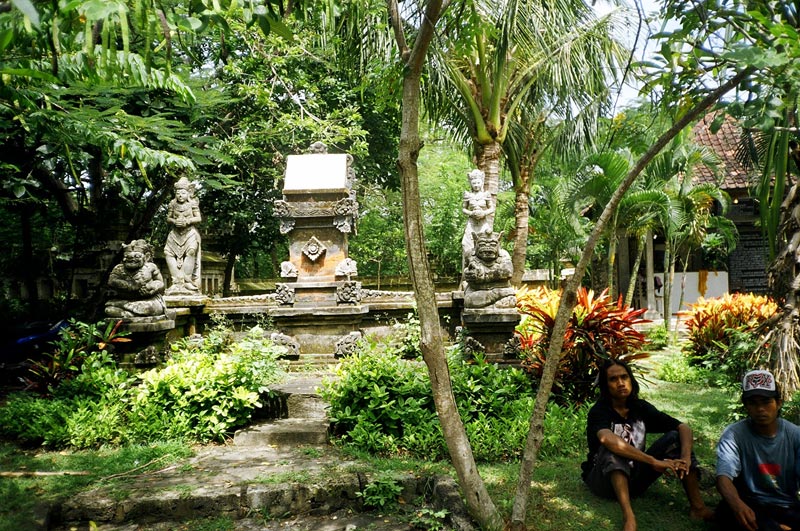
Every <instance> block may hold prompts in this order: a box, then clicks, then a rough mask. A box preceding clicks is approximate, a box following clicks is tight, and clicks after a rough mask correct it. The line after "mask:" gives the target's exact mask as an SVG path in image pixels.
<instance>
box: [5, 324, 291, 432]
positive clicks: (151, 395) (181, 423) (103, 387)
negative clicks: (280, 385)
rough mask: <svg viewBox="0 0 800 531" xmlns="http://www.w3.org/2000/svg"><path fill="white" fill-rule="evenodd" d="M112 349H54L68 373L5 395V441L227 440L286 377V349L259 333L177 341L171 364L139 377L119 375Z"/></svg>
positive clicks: (225, 332) (221, 332) (221, 330)
mask: <svg viewBox="0 0 800 531" xmlns="http://www.w3.org/2000/svg"><path fill="white" fill-rule="evenodd" d="M64 333H65V334H67V333H70V332H68V331H66V332H64ZM64 341H66V340H63V339H62V341H61V343H63V342H64ZM104 346H105V344H102V343H97V344H95V347H96V348H94V349H89V350H87V351H84V350H80V351H79V355H74V353H75V352H76V349H74V348H73V349H66V350H65V349H59V350H56V351H55V352H56V353H57V354H54V355H52V356H50V357H48V359H49V360H56V359H61V358H63V357H64V356H68V357H69V363H68V364H65V363H62V362H59V363H58V365H52V366H58V367H61V368H60V369H59V370H58V371H50V372H49V373H48V374H49V376H48V379H47V380H46V381H47V382H48V383H47V386H46V387H45V388H40V389H39V390H40V391H41V393H33V392H18V393H13V394H11V395H9V396H8V397H7V398H6V400H5V402H4V403H3V404H2V406H0V435H2V436H3V437H6V438H10V439H13V440H16V441H18V442H19V443H21V444H25V445H29V446H37V445H44V446H48V447H53V448H96V447H100V446H102V445H119V444H137V443H146V442H148V441H152V440H187V441H200V442H208V441H222V440H224V438H225V437H226V436H228V435H230V434H231V433H232V431H233V430H234V429H235V428H236V427H239V426H242V425H244V424H246V423H247V422H248V420H249V419H250V417H251V415H252V413H253V411H254V410H255V409H257V408H260V407H261V406H262V401H263V400H264V399H265V398H268V397H269V386H270V385H272V384H274V383H276V382H277V381H279V379H280V378H281V377H282V370H281V366H280V364H279V362H278V358H279V357H280V355H281V354H282V353H283V349H282V347H277V346H275V345H273V344H272V343H271V341H269V340H268V339H265V337H264V331H263V330H262V329H261V328H259V327H255V328H253V329H251V330H250V331H249V332H248V334H247V335H246V337H244V338H243V339H241V340H239V341H234V340H233V334H232V331H231V330H230V329H229V328H227V327H224V326H219V327H216V328H215V329H213V330H212V331H211V332H210V333H209V334H208V335H207V336H206V337H204V338H203V339H202V340H199V341H195V340H193V339H188V340H181V341H178V342H176V343H174V344H173V345H172V352H171V356H170V358H169V359H168V360H167V362H166V363H165V365H164V367H160V368H155V369H151V370H149V371H146V372H144V373H141V374H131V373H128V372H127V371H125V370H123V369H120V368H119V367H118V366H117V364H116V362H115V361H114V359H113V357H112V356H111V355H110V354H109V352H108V351H107V350H105V348H104ZM64 352H66V354H64ZM48 366H50V365H48ZM56 374H57V375H59V377H58V378H53V377H52V376H53V375H56Z"/></svg>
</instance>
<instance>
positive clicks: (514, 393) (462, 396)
mask: <svg viewBox="0 0 800 531" xmlns="http://www.w3.org/2000/svg"><path fill="white" fill-rule="evenodd" d="M449 365H450V376H451V380H452V383H453V395H454V397H455V399H456V404H457V406H458V410H459V412H460V414H461V417H462V420H463V421H464V425H465V429H466V431H467V435H468V436H469V438H470V441H471V444H472V449H473V453H474V455H475V458H476V459H478V460H498V459H505V458H513V457H517V456H519V455H521V453H522V450H523V448H524V445H525V441H526V438H527V433H528V427H529V422H530V416H531V413H532V412H533V404H534V389H533V388H532V387H531V384H530V380H529V378H528V377H527V375H525V373H524V372H523V371H521V370H519V369H514V368H500V367H498V366H497V365H493V364H490V363H487V362H486V361H485V360H483V359H481V358H478V359H476V360H475V361H474V362H467V361H464V360H463V359H462V357H461V355H460V352H459V351H458V350H455V351H454V352H453V353H452V355H451V356H450V358H449ZM322 394H323V397H324V398H325V399H326V400H327V401H328V402H329V403H330V410H329V414H330V417H331V421H332V422H333V425H334V433H335V434H337V435H339V436H340V437H341V438H342V441H343V442H345V443H346V444H349V445H352V446H354V447H356V448H359V449H361V450H365V451H367V452H370V453H373V454H379V455H393V454H399V453H411V454H412V455H414V456H416V457H419V458H422V459H444V458H446V457H447V448H446V445H445V442H444V437H443V435H442V431H441V427H440V425H439V422H438V418H437V415H436V410H435V406H434V403H433V397H432V394H431V389H430V380H429V377H428V372H427V370H426V368H425V366H424V364H422V363H421V362H418V361H413V360H404V359H402V357H401V356H400V355H399V354H398V353H397V352H396V351H394V350H393V349H392V348H391V347H387V346H386V345H382V344H370V345H366V346H365V347H364V349H363V350H362V351H360V352H358V353H356V354H354V355H353V356H349V357H347V358H345V359H343V360H342V362H341V364H340V365H339V367H338V369H337V375H336V378H334V379H331V380H328V381H326V382H325V384H324V385H323V389H322ZM581 415H582V420H581ZM581 423H583V425H581ZM545 426H547V428H546V429H547V430H552V431H549V433H558V434H559V437H561V438H562V439H561V440H548V441H545V444H544V446H543V448H542V453H543V454H547V455H565V454H569V455H573V453H574V452H577V453H578V454H579V453H580V452H581V451H582V450H581V449H580V448H575V447H574V446H575V445H572V444H565V442H564V441H576V444H577V446H580V445H581V441H583V440H584V437H585V434H584V430H585V412H584V411H579V410H575V409H574V408H569V407H564V408H560V407H558V406H556V405H555V404H550V405H549V406H548V414H547V417H546V419H545Z"/></svg>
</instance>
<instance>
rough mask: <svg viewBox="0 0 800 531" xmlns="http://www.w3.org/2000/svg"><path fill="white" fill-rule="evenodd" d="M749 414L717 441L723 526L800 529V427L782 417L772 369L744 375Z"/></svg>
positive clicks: (719, 511) (744, 399)
mask: <svg viewBox="0 0 800 531" xmlns="http://www.w3.org/2000/svg"><path fill="white" fill-rule="evenodd" d="M742 403H743V404H744V408H745V410H746V411H747V418H746V419H744V420H740V421H739V422H736V423H734V424H731V425H730V426H728V427H727V428H725V431H723V432H722V437H721V438H720V440H719V445H718V446H717V489H718V490H719V493H720V494H721V495H722V502H721V503H720V504H719V507H718V508H717V517H718V518H719V521H720V525H722V526H723V527H722V529H725V530H728V529H730V530H737V531H741V530H743V529H744V530H747V531H756V530H758V531H778V530H782V531H789V530H795V531H800V502H799V501H798V500H797V492H798V490H799V489H800V428H798V427H797V426H795V425H794V424H792V423H791V422H789V421H787V420H784V419H782V418H780V417H779V415H780V409H781V406H782V405H783V402H782V400H781V394H780V390H779V388H778V384H777V383H776V382H775V377H774V376H773V375H772V373H771V372H769V371H760V370H759V371H750V372H748V373H747V374H745V375H744V379H743V380H742Z"/></svg>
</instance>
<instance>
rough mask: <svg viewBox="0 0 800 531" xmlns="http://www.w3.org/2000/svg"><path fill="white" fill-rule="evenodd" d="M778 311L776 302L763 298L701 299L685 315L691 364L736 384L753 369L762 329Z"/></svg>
mask: <svg viewBox="0 0 800 531" xmlns="http://www.w3.org/2000/svg"><path fill="white" fill-rule="evenodd" d="M777 311H778V306H777V304H776V303H775V301H773V300H772V299H771V298H769V297H766V296H763V295H754V294H744V293H734V294H726V295H723V296H722V297H717V298H713V299H704V298H702V297H701V298H700V299H699V300H698V301H697V302H695V303H692V304H690V305H689V309H688V311H686V312H685V315H686V320H685V321H684V325H685V326H686V327H687V329H688V331H689V338H688V339H689V341H688V342H687V344H686V347H685V349H684V350H685V354H686V356H687V357H688V358H689V361H690V363H692V364H694V365H699V366H703V367H706V368H709V369H712V370H714V371H717V372H720V373H723V374H725V375H726V376H727V377H728V380H729V381H732V382H736V381H738V380H739V378H741V376H742V375H743V374H744V372H746V370H748V369H750V368H752V359H753V354H754V352H755V350H756V347H757V346H758V343H759V340H760V338H761V337H760V336H761V335H762V334H763V325H764V324H765V323H767V322H768V321H769V320H771V319H773V318H774V317H775V315H776V313H777Z"/></svg>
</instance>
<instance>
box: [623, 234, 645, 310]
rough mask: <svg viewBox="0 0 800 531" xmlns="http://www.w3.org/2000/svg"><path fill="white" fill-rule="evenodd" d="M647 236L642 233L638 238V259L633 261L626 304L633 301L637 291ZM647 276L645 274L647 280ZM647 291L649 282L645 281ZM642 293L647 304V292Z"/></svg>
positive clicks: (628, 304)
mask: <svg viewBox="0 0 800 531" xmlns="http://www.w3.org/2000/svg"><path fill="white" fill-rule="evenodd" d="M645 238H647V235H646V234H642V235H641V236H639V240H638V247H639V248H638V249H637V253H636V260H634V263H633V270H632V271H631V279H630V281H629V282H628V291H627V293H626V294H625V306H630V305H631V303H633V294H634V293H635V292H636V282H637V280H638V276H639V268H640V267H642V257H643V256H644V245H645ZM646 279H647V277H646V276H645V280H646ZM644 290H645V292H646V291H647V282H645V288H644ZM640 295H644V300H645V305H646V304H647V293H643V294H640Z"/></svg>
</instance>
